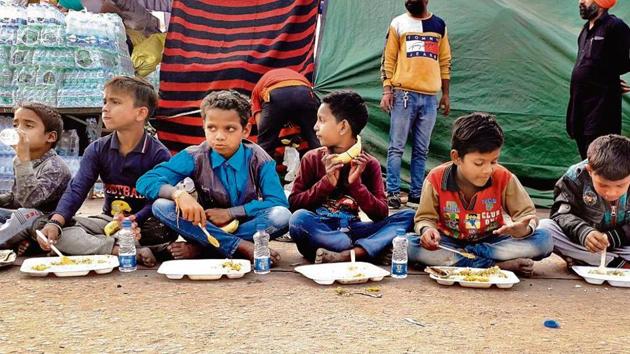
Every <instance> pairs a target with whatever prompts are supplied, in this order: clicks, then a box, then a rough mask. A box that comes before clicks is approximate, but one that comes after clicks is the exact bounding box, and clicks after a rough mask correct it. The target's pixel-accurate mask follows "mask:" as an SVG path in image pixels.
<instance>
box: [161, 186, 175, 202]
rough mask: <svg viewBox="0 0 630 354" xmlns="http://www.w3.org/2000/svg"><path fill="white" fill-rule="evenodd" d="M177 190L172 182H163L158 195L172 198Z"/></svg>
mask: <svg viewBox="0 0 630 354" xmlns="http://www.w3.org/2000/svg"><path fill="white" fill-rule="evenodd" d="M176 190H177V188H175V187H174V186H171V185H170V184H163V185H162V186H161V187H160V192H159V193H158V196H159V197H160V198H166V199H171V198H172V196H173V193H175V191H176Z"/></svg>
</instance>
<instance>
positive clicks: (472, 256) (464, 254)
mask: <svg viewBox="0 0 630 354" xmlns="http://www.w3.org/2000/svg"><path fill="white" fill-rule="evenodd" d="M438 247H440V248H441V249H443V250H445V251H449V252H453V253H457V254H459V255H461V256H462V257H465V258H468V259H475V258H477V256H475V255H474V254H472V253H468V252H465V251H458V250H455V249H452V248H449V247H446V246H442V245H438Z"/></svg>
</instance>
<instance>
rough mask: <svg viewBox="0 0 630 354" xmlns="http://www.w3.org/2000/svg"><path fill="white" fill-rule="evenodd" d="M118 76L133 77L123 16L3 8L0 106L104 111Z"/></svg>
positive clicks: (46, 6) (33, 6)
mask: <svg viewBox="0 0 630 354" xmlns="http://www.w3.org/2000/svg"><path fill="white" fill-rule="evenodd" d="M115 75H133V66H132V64H131V59H130V57H129V51H128V49H127V45H126V43H125V28H124V26H123V23H122V20H121V19H120V17H119V16H118V15H115V14H93V13H88V12H77V11H70V12H69V13H68V15H66V16H64V14H63V13H61V12H60V11H59V10H58V9H57V8H55V7H54V6H50V5H49V4H45V3H44V4H31V5H29V6H28V7H20V6H16V5H7V4H5V5H3V4H2V3H0V106H13V105H15V104H16V103H17V102H20V101H37V102H41V103H45V104H48V105H51V106H56V107H60V108H66V107H100V106H101V104H102V91H103V85H104V83H105V82H106V81H107V80H108V79H109V78H111V77H112V76H115Z"/></svg>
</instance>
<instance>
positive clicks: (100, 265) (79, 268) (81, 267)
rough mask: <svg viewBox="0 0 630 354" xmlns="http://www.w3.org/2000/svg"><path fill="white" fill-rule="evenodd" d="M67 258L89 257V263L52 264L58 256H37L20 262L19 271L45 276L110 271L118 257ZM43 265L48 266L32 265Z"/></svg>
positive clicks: (76, 275)
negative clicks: (41, 268) (39, 267)
mask: <svg viewBox="0 0 630 354" xmlns="http://www.w3.org/2000/svg"><path fill="white" fill-rule="evenodd" d="M67 257H68V258H70V259H72V260H75V261H81V260H83V259H90V260H91V261H92V262H91V263H90V264H72V265H53V264H52V263H58V262H59V260H60V258H59V257H38V258H29V259H27V260H25V261H24V263H22V267H20V271H21V272H22V273H26V274H29V275H32V276H36V277H45V276H47V275H48V274H49V273H53V274H54V275H56V276H58V277H78V276H83V275H87V274H88V273H89V272H91V271H94V272H95V273H96V274H106V273H111V271H112V270H114V268H116V267H118V257H117V256H113V255H94V256H67ZM38 265H45V266H48V267H49V268H46V269H43V270H35V269H33V267H35V266H38Z"/></svg>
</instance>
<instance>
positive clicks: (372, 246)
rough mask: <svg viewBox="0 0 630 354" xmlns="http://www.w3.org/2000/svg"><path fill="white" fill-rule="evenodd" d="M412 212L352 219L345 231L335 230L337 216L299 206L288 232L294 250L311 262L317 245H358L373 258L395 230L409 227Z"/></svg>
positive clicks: (347, 247) (334, 248) (388, 243)
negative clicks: (379, 217)
mask: <svg viewBox="0 0 630 354" xmlns="http://www.w3.org/2000/svg"><path fill="white" fill-rule="evenodd" d="M414 215H415V212H414V211H413V210H402V211H400V212H398V213H396V214H393V215H391V216H389V217H387V218H385V219H383V220H381V221H377V222H371V221H368V222H362V221H360V220H359V218H355V219H353V220H350V222H349V225H348V226H349V228H350V231H348V232H347V233H346V232H342V231H339V230H338V228H339V224H340V221H339V220H340V219H339V218H336V217H326V216H320V215H317V214H315V213H313V212H311V211H308V210H304V209H300V210H298V211H296V212H295V213H293V216H291V221H290V222H289V233H290V234H291V238H293V241H295V243H296V245H297V248H298V251H300V253H301V254H302V255H303V256H304V257H305V258H306V259H308V260H310V261H311V262H312V261H313V259H315V252H316V251H317V249H318V248H325V249H327V250H329V251H334V252H341V251H345V250H350V249H352V248H353V247H356V246H359V247H361V248H363V249H364V250H365V251H366V252H367V254H368V255H369V257H370V258H375V257H377V256H378V255H379V254H380V253H381V252H383V251H384V250H385V249H386V248H388V247H389V246H391V244H392V240H393V239H394V237H396V229H401V228H402V229H405V231H408V230H410V229H411V227H412V225H413V217H414Z"/></svg>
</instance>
